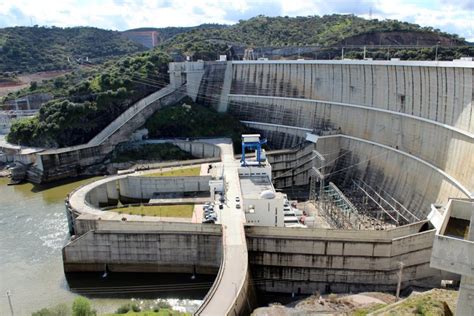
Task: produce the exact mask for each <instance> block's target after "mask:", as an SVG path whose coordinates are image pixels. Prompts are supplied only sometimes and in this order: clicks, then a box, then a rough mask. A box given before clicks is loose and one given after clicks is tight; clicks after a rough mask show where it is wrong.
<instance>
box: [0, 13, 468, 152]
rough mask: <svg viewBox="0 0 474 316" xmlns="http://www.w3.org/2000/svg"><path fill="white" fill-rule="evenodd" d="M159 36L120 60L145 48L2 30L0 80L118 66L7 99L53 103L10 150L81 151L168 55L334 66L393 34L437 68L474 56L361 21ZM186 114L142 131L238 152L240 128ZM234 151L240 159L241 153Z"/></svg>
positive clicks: (402, 26) (447, 37)
mask: <svg viewBox="0 0 474 316" xmlns="http://www.w3.org/2000/svg"><path fill="white" fill-rule="evenodd" d="M159 31H160V34H162V35H160V36H162V40H163V42H162V44H161V46H160V47H159V48H158V49H154V50H152V51H148V52H145V53H141V54H136V55H129V56H127V57H119V56H120V55H123V54H129V53H134V52H137V51H138V50H140V49H141V48H140V47H138V46H137V45H136V44H134V43H131V42H130V41H129V40H127V39H125V38H123V37H122V36H121V35H120V34H119V33H118V32H112V31H105V30H100V29H96V28H87V27H79V28H66V29H62V28H56V27H52V28H47V27H14V28H4V29H0V50H2V54H1V55H0V73H1V72H5V71H38V70H50V69H64V68H71V67H72V66H71V64H70V62H69V61H68V57H69V59H70V61H71V60H74V59H76V58H82V59H84V58H85V57H88V58H89V59H92V58H95V60H102V59H104V58H106V57H107V58H110V56H116V57H114V58H113V59H111V60H108V61H107V62H105V63H104V64H103V65H101V66H98V67H90V68H89V67H82V68H78V69H75V70H74V71H73V72H72V73H71V74H68V75H65V76H62V77H59V78H56V79H52V80H44V81H42V82H32V83H31V85H30V86H29V87H28V88H25V89H23V90H20V91H19V92H17V93H12V94H10V95H8V96H7V99H12V98H16V97H19V96H24V95H27V94H31V93H32V92H35V93H37V92H48V93H51V94H53V96H54V99H53V100H52V101H50V102H49V103H47V104H46V105H44V106H43V108H42V109H41V111H40V113H39V115H38V116H37V117H35V118H30V119H25V120H18V121H16V122H15V123H14V124H13V126H12V128H11V132H10V134H9V135H8V138H7V140H8V141H9V142H11V143H15V144H21V145H27V146H39V147H53V148H54V147H65V146H73V145H78V144H83V143H86V142H87V141H89V140H90V139H91V138H92V137H93V136H95V135H96V134H97V133H99V132H100V131H101V130H102V129H103V128H104V127H105V126H107V125H108V124H109V123H110V122H111V121H113V120H114V119H115V118H116V117H117V116H118V115H120V114H121V113H122V112H123V111H125V110H126V109H127V108H128V107H130V105H132V104H133V103H134V102H135V101H137V100H139V99H141V98H143V97H144V96H146V95H148V94H149V93H151V92H153V91H156V90H157V89H159V87H161V86H163V85H165V84H166V82H167V80H168V79H167V78H168V75H167V65H168V62H169V61H171V58H170V56H169V55H168V53H169V54H172V55H173V56H174V55H176V54H177V55H190V56H192V57H193V58H194V59H198V58H199V59H205V60H214V59H215V58H216V57H217V55H219V54H227V55H229V56H230V57H233V56H234V53H233V48H232V47H233V46H235V47H241V48H242V47H245V48H246V47H255V48H257V47H290V46H291V47H300V46H305V45H314V46H316V47H321V49H322V50H323V51H322V53H321V55H319V58H321V57H322V58H340V50H339V49H338V48H337V47H341V46H343V45H345V44H346V43H349V44H355V45H358V44H364V43H366V42H367V41H375V39H377V36H379V35H381V34H382V35H383V34H388V32H398V33H397V35H396V38H397V41H398V42H399V43H400V44H403V45H416V44H417V41H418V38H420V36H421V38H423V39H426V40H427V41H428V42H429V43H437V42H438V41H440V42H441V47H440V48H439V49H438V59H440V60H443V59H453V58H458V57H460V56H463V55H464V56H466V55H470V56H472V55H474V46H463V47H456V48H449V47H443V45H466V42H465V41H464V39H462V38H459V37H458V36H457V35H453V34H447V33H443V32H441V31H439V30H437V29H433V28H431V27H421V26H419V25H416V24H410V23H407V22H400V21H396V20H384V21H379V20H366V19H363V18H360V17H356V16H353V15H337V14H335V15H325V16H308V17H295V18H289V17H266V16H257V17H254V18H252V19H249V20H246V21H240V22H239V23H237V24H235V25H232V26H225V25H214V24H210V25H203V26H200V27H193V28H165V29H159ZM387 36H388V35H387ZM391 40H393V39H391ZM377 43H378V41H377ZM429 45H431V44H429ZM432 46H433V47H432V48H423V49H397V50H395V49H391V50H383V51H382V50H378V49H374V50H371V51H370V52H369V57H373V58H375V59H387V58H389V57H398V58H401V59H434V55H435V48H434V46H435V45H432ZM290 51H291V49H290ZM295 51H297V49H296V50H295ZM164 52H166V53H164ZM362 54H363V53H362V50H361V49H353V50H347V52H346V55H345V56H346V57H348V58H362ZM311 57H314V56H313V55H311ZM74 65H75V66H77V63H76V62H74ZM75 66H74V67H75ZM2 78H3V79H2ZM12 78H13V79H12ZM2 80H3V81H11V80H14V75H12V74H8V73H7V74H3V75H0V81H2ZM190 104H191V108H188V107H186V106H183V107H173V108H168V109H164V110H162V111H160V112H159V114H156V115H154V116H153V117H152V118H151V119H150V120H149V121H148V122H147V123H146V127H147V128H148V129H149V130H150V135H151V136H152V137H162V136H164V137H167V136H170V137H180V136H182V137H206V136H209V137H215V136H228V137H232V139H233V140H234V144H235V143H237V142H239V140H240V135H241V134H242V132H243V131H244V128H243V127H242V126H241V125H240V123H239V122H238V121H237V120H235V119H234V118H233V117H232V116H231V115H228V114H219V113H216V112H214V111H213V110H211V109H209V108H205V107H202V106H199V105H196V104H192V103H190ZM236 151H237V152H238V151H239V150H238V148H237V147H236Z"/></svg>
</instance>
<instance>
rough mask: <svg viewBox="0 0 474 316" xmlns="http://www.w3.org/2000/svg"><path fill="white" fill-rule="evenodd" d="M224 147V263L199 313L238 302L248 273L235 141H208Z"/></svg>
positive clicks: (219, 312)
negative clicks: (238, 198) (235, 157)
mask: <svg viewBox="0 0 474 316" xmlns="http://www.w3.org/2000/svg"><path fill="white" fill-rule="evenodd" d="M209 141H210V142H212V143H214V144H216V145H217V146H219V147H220V148H221V159H222V167H223V168H224V179H225V186H226V202H225V205H224V209H223V210H222V212H221V223H222V234H223V238H222V240H223V256H224V258H223V262H222V266H221V268H220V269H221V271H219V275H218V276H217V279H216V281H215V282H214V285H213V288H212V289H211V290H210V293H209V294H208V296H207V297H206V298H205V300H204V302H203V304H202V305H201V307H200V308H199V310H198V311H197V313H196V314H197V315H226V314H228V313H229V312H230V310H231V308H232V307H233V305H234V304H235V300H236V299H237V296H238V294H239V293H240V291H241V290H242V288H243V286H244V282H245V278H246V275H247V268H248V258H247V257H248V256H247V243H246V240H245V233H244V226H243V224H244V222H245V215H244V212H243V211H242V210H240V209H236V207H235V205H236V203H235V197H237V196H238V197H241V192H240V182H239V175H238V167H239V165H240V164H239V161H238V160H235V159H234V150H233V148H232V142H231V141H229V140H224V139H223V140H209Z"/></svg>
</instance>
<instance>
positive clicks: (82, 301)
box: [31, 296, 97, 316]
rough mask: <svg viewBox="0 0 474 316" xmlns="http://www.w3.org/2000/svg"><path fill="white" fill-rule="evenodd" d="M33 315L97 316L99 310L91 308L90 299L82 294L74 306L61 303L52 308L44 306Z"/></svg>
mask: <svg viewBox="0 0 474 316" xmlns="http://www.w3.org/2000/svg"><path fill="white" fill-rule="evenodd" d="M31 315H32V316H70V315H72V316H96V315H97V312H96V311H95V310H93V309H92V308H91V303H90V301H89V300H88V299H87V298H85V297H82V296H79V297H77V298H76V299H75V300H74V302H73V303H72V308H70V307H68V306H67V305H66V304H60V305H57V306H55V307H52V308H43V309H40V310H39V311H36V312H33V313H32V314H31Z"/></svg>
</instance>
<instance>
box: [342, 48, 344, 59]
mask: <svg viewBox="0 0 474 316" xmlns="http://www.w3.org/2000/svg"><path fill="white" fill-rule="evenodd" d="M341 60H344V47H343V48H342V52H341Z"/></svg>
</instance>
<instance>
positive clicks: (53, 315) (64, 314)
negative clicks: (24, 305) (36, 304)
mask: <svg viewBox="0 0 474 316" xmlns="http://www.w3.org/2000/svg"><path fill="white" fill-rule="evenodd" d="M70 315H71V309H70V308H69V306H67V305H66V304H59V305H57V306H54V307H51V308H42V309H40V310H39V311H36V312H34V313H32V314H31V316H70Z"/></svg>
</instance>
